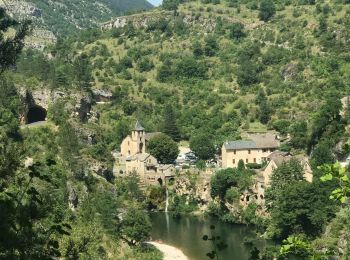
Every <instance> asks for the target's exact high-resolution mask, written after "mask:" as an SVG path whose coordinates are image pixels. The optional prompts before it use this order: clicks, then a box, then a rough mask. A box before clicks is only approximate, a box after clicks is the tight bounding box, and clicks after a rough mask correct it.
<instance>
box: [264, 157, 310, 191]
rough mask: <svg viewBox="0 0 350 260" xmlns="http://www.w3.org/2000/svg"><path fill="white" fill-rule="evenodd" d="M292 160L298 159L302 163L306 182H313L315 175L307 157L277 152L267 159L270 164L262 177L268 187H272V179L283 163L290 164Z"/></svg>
mask: <svg viewBox="0 0 350 260" xmlns="http://www.w3.org/2000/svg"><path fill="white" fill-rule="evenodd" d="M291 159H296V160H298V161H299V162H300V164H301V166H302V167H303V170H304V178H305V180H306V181H308V182H312V178H313V175H312V170H311V166H310V164H309V160H308V158H307V157H304V156H302V155H299V156H298V155H297V156H293V155H292V154H290V153H287V152H281V151H276V152H274V153H272V154H271V155H269V156H268V157H267V160H268V164H267V165H266V167H265V169H264V170H263V171H262V175H263V177H264V184H265V186H266V187H267V186H269V185H270V179H271V176H272V174H273V171H274V170H275V169H277V168H278V167H279V166H280V165H281V164H282V163H284V162H288V161H290V160H291Z"/></svg>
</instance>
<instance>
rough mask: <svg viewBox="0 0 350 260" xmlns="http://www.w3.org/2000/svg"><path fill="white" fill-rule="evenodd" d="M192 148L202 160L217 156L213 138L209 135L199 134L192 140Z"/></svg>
mask: <svg viewBox="0 0 350 260" xmlns="http://www.w3.org/2000/svg"><path fill="white" fill-rule="evenodd" d="M190 148H191V150H192V151H193V152H194V153H195V154H196V155H197V156H198V158H199V159H201V160H208V159H211V158H213V157H214V155H215V145H214V142H213V137H212V136H211V135H209V134H207V133H199V134H197V135H195V136H193V137H191V139H190Z"/></svg>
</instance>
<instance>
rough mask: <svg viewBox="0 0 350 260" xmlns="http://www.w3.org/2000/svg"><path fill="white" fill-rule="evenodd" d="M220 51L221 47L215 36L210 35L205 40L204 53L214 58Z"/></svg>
mask: <svg viewBox="0 0 350 260" xmlns="http://www.w3.org/2000/svg"><path fill="white" fill-rule="evenodd" d="M218 50H219V45H218V43H217V40H216V38H215V36H214V35H209V36H208V37H206V38H205V45H204V53H205V55H207V56H209V57H212V56H215V54H216V52H217V51H218Z"/></svg>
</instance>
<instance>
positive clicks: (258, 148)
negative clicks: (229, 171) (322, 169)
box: [221, 133, 313, 206]
mask: <svg viewBox="0 0 350 260" xmlns="http://www.w3.org/2000/svg"><path fill="white" fill-rule="evenodd" d="M279 147H280V142H279V140H278V139H277V137H276V136H275V135H273V134H269V133H264V134H250V135H249V136H248V138H247V140H237V141H231V142H225V143H224V144H223V146H222V150H221V151H222V168H235V167H237V166H238V162H239V161H240V160H242V161H243V162H244V163H245V164H247V163H257V164H262V163H266V165H265V166H264V168H263V169H260V170H257V175H256V177H255V180H254V185H253V186H252V187H251V188H250V189H249V190H246V191H245V192H244V193H243V194H242V195H241V201H240V202H241V204H242V205H243V206H244V205H248V204H249V203H251V202H254V203H256V204H258V205H262V206H264V204H265V189H266V187H268V186H269V184H270V179H271V175H272V174H273V171H274V170H275V169H276V168H278V167H279V166H280V165H281V164H282V163H283V162H287V161H289V160H291V159H293V158H294V159H297V160H298V161H299V162H300V163H301V165H302V167H303V169H304V178H305V180H307V181H309V182H312V177H313V175H312V170H311V167H310V164H309V160H308V158H307V157H305V156H302V155H298V156H293V155H292V154H290V153H287V152H282V151H278V150H277V149H278V148H279Z"/></svg>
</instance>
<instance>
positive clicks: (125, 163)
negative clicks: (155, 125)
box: [113, 121, 175, 185]
mask: <svg viewBox="0 0 350 260" xmlns="http://www.w3.org/2000/svg"><path fill="white" fill-rule="evenodd" d="M159 134H160V133H159V132H155V133H146V132H145V129H144V128H143V127H142V125H141V124H140V122H139V121H137V122H136V124H135V127H134V129H133V130H132V132H131V135H128V136H127V137H126V138H125V139H124V140H123V141H122V143H121V145H120V152H117V153H114V154H113V157H114V159H115V164H114V167H113V174H114V176H116V177H124V176H128V175H130V174H131V173H136V174H137V175H138V176H139V177H140V180H141V182H142V183H144V184H158V183H159V184H161V185H162V184H163V183H165V180H166V179H168V178H172V177H173V176H174V174H175V167H174V166H173V165H170V164H169V165H168V164H167V165H162V164H159V163H158V161H157V159H156V158H155V157H154V156H152V155H150V154H149V153H147V152H146V151H147V143H148V141H149V140H150V139H151V138H152V137H154V136H156V135H159Z"/></svg>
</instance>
